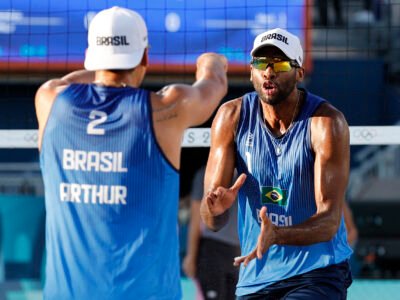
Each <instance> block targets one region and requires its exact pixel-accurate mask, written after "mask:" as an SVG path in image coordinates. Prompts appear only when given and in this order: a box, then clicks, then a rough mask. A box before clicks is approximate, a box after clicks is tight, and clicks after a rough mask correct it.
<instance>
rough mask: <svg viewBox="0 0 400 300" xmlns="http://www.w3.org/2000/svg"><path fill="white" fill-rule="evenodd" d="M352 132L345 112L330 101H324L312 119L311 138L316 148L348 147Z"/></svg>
mask: <svg viewBox="0 0 400 300" xmlns="http://www.w3.org/2000/svg"><path fill="white" fill-rule="evenodd" d="M349 139H350V133H349V126H348V124H347V121H346V118H345V116H344V114H343V113H342V112H341V111H340V110H338V109H337V108H335V107H334V106H333V105H332V104H330V103H323V104H321V105H320V107H318V109H317V110H316V111H315V113H314V115H313V117H312V121H311V140H312V144H313V147H314V149H315V150H316V149H318V148H325V147H324V146H329V147H330V148H331V149H333V148H334V146H338V147H340V145H342V146H345V147H347V146H348V144H349Z"/></svg>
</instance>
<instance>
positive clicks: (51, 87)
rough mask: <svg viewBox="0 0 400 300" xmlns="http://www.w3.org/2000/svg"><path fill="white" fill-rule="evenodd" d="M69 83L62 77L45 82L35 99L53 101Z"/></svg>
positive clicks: (37, 100)
mask: <svg viewBox="0 0 400 300" xmlns="http://www.w3.org/2000/svg"><path fill="white" fill-rule="evenodd" d="M67 85H68V83H67V82H65V81H64V80H62V79H51V80H48V81H46V82H45V83H43V84H42V85H41V86H40V87H39V89H38V90H37V92H36V96H35V101H36V103H37V102H44V103H47V102H53V101H54V99H55V97H56V96H57V94H58V93H60V92H61V91H62V90H64V89H65V88H66V86H67Z"/></svg>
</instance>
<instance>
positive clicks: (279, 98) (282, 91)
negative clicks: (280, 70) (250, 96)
mask: <svg viewBox="0 0 400 300" xmlns="http://www.w3.org/2000/svg"><path fill="white" fill-rule="evenodd" d="M274 84H275V85H276V88H277V89H278V93H277V95H276V96H275V97H273V98H267V96H266V95H265V94H263V93H262V83H261V84H257V85H256V84H255V83H254V82H253V86H254V89H255V91H256V92H257V94H258V98H259V99H260V100H261V101H262V102H264V103H266V104H268V105H272V106H275V105H278V104H280V103H282V102H283V101H285V99H287V97H288V96H289V95H290V93H292V92H293V90H294V89H295V88H296V80H295V79H294V80H288V81H286V82H285V83H284V84H283V85H278V84H277V83H276V82H274Z"/></svg>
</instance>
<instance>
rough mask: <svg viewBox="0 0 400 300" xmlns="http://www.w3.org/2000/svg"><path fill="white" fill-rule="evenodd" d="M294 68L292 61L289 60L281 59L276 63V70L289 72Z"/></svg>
mask: <svg viewBox="0 0 400 300" xmlns="http://www.w3.org/2000/svg"><path fill="white" fill-rule="evenodd" d="M291 69H292V67H291V66H290V62H288V61H280V62H276V63H274V72H288V71H290V70H291Z"/></svg>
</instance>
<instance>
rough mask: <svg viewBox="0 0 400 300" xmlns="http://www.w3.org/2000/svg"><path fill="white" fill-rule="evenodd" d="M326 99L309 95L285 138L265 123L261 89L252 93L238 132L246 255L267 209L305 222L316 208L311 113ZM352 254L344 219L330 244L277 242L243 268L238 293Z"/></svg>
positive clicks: (281, 220) (284, 222)
mask: <svg viewBox="0 0 400 300" xmlns="http://www.w3.org/2000/svg"><path fill="white" fill-rule="evenodd" d="M324 101H325V100H323V99H321V98H319V97H317V96H315V95H313V94H311V93H306V101H305V103H304V105H303V107H302V109H301V111H300V113H299V115H298V117H297V118H296V120H295V122H294V123H293V124H292V126H291V128H290V129H289V130H288V131H287V132H286V133H285V134H284V136H283V137H281V138H275V137H274V136H273V135H272V133H271V131H270V130H269V129H268V127H267V126H266V125H265V123H264V121H263V116H262V109H261V104H260V103H259V100H258V95H257V93H256V92H253V93H249V94H246V95H245V96H244V97H243V100H242V105H241V113H240V120H239V124H238V128H237V134H236V141H235V142H236V149H237V169H238V174H241V173H246V174H247V176H248V177H247V180H246V182H245V184H244V185H243V187H242V188H241V189H240V191H239V196H238V201H239V211H238V231H239V239H240V242H241V249H242V255H247V254H249V253H250V252H251V251H252V250H253V249H254V248H255V246H256V244H257V238H258V235H259V233H260V226H261V225H260V224H261V223H260V219H259V211H260V209H261V207H262V206H266V207H267V214H268V217H269V219H270V220H271V221H272V223H274V224H275V225H277V226H290V225H296V224H299V223H302V222H304V221H305V220H307V219H308V218H310V217H311V216H312V215H313V214H315V212H316V204H315V196H314V154H313V151H312V148H311V138H310V124H311V116H312V115H313V113H314V111H315V110H316V108H317V107H318V106H319V105H320V104H321V103H323V102H324ZM351 253H352V250H351V248H350V247H349V246H348V244H347V237H346V230H345V225H344V219H343V217H342V221H341V224H340V227H339V230H338V232H337V233H336V235H335V236H334V237H333V239H332V240H330V241H329V242H323V243H318V244H314V245H310V246H286V245H285V246H279V245H273V246H271V247H270V249H269V250H268V251H267V252H266V253H265V255H264V256H263V258H262V259H261V260H258V259H254V260H252V261H251V262H250V263H249V264H248V266H247V267H245V268H244V267H243V266H242V267H241V268H240V276H239V277H240V278H239V282H238V285H237V290H236V294H237V295H239V296H240V295H246V294H250V293H254V292H256V291H258V290H260V289H262V288H264V287H266V286H268V285H271V284H273V283H274V282H277V281H279V280H282V279H285V278H289V277H292V276H295V275H298V274H302V273H305V272H308V271H311V270H314V269H317V268H321V267H326V266H328V265H331V264H336V263H340V262H342V261H343V260H345V259H347V258H348V257H349V256H350V255H351Z"/></svg>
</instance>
